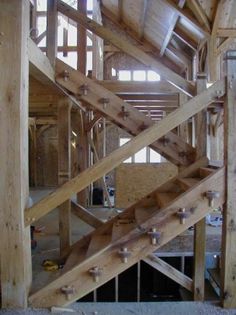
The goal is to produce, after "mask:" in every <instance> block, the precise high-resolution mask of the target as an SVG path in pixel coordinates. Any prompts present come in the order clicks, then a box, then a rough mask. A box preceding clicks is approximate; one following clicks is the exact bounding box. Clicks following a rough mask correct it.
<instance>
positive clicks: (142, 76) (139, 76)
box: [133, 70, 146, 81]
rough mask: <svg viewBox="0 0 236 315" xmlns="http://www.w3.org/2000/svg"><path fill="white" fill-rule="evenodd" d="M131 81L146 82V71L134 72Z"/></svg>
mask: <svg viewBox="0 0 236 315" xmlns="http://www.w3.org/2000/svg"><path fill="white" fill-rule="evenodd" d="M133 80H134V81H146V71H144V70H136V71H134V72H133Z"/></svg>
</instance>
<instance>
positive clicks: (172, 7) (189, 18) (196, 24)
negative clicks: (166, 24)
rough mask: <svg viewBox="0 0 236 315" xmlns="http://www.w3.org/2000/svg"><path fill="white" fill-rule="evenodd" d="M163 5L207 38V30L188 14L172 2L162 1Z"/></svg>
mask: <svg viewBox="0 0 236 315" xmlns="http://www.w3.org/2000/svg"><path fill="white" fill-rule="evenodd" d="M162 1H163V3H165V4H166V5H168V6H169V7H170V8H171V9H173V10H174V11H175V12H176V13H177V14H178V15H179V16H181V17H182V18H184V19H185V20H186V21H188V22H189V23H190V24H191V25H192V26H193V27H194V28H196V29H197V30H198V31H200V32H201V33H202V34H204V35H205V36H209V35H210V33H209V31H208V30H206V29H205V27H204V28H203V27H202V26H201V25H200V24H199V23H198V21H197V20H196V19H195V18H193V17H192V15H191V14H189V13H188V12H187V11H186V10H183V9H181V8H179V7H178V6H177V5H176V4H175V3H174V2H173V1H172V0H162Z"/></svg>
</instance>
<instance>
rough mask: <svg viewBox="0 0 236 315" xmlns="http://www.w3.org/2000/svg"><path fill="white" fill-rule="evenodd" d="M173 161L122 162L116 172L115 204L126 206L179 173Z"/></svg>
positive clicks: (121, 206) (118, 206)
mask: <svg viewBox="0 0 236 315" xmlns="http://www.w3.org/2000/svg"><path fill="white" fill-rule="evenodd" d="M177 172H178V170H177V167H176V166H175V165H173V164H171V163H157V164H156V163H155V164H154V163H153V164H146V163H139V164H137V163H136V164H121V165H120V166H118V167H117V168H116V174H115V187H116V196H115V205H116V207H117V208H126V207H128V206H130V205H131V204H133V203H134V202H137V201H138V200H140V199H142V198H143V197H144V196H145V195H147V194H148V193H149V192H151V191H153V190H155V189H156V188H157V187H158V186H160V185H162V184H163V183H165V182H166V181H167V180H169V179H171V178H172V177H174V176H176V175H177Z"/></svg>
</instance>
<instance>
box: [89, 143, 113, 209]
mask: <svg viewBox="0 0 236 315" xmlns="http://www.w3.org/2000/svg"><path fill="white" fill-rule="evenodd" d="M89 144H90V146H91V149H92V151H93V153H94V157H95V162H98V161H99V156H98V152H97V150H96V147H95V145H94V142H93V140H92V139H89ZM105 176H106V174H105V175H104V176H103V177H102V179H101V184H102V188H103V193H104V195H105V198H106V200H107V204H108V207H109V208H110V209H111V208H112V204H111V200H110V195H109V192H108V189H107V184H106V181H105Z"/></svg>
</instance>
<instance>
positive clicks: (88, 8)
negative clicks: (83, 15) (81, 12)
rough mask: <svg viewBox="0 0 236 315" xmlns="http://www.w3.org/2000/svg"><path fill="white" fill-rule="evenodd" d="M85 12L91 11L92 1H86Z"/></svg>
mask: <svg viewBox="0 0 236 315" xmlns="http://www.w3.org/2000/svg"><path fill="white" fill-rule="evenodd" d="M87 10H89V11H90V10H91V11H92V10H93V0H87Z"/></svg>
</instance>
